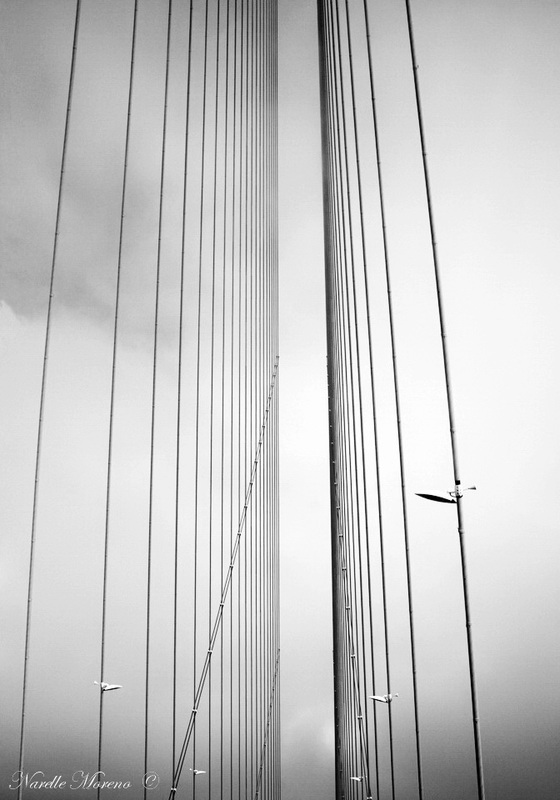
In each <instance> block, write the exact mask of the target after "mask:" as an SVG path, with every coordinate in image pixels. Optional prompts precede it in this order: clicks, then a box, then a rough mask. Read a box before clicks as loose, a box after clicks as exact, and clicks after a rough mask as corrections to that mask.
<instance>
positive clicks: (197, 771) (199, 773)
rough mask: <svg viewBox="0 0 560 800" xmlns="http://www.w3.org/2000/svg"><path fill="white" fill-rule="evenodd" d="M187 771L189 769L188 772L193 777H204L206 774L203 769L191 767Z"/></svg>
mask: <svg viewBox="0 0 560 800" xmlns="http://www.w3.org/2000/svg"><path fill="white" fill-rule="evenodd" d="M189 769H190V771H191V772H192V774H193V775H205V774H206V770H205V769H193V768H192V767H189Z"/></svg>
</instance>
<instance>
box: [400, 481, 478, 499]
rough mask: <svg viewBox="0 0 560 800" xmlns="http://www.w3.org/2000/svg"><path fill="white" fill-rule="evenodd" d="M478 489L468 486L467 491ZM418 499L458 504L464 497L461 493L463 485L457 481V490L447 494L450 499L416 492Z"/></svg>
mask: <svg viewBox="0 0 560 800" xmlns="http://www.w3.org/2000/svg"><path fill="white" fill-rule="evenodd" d="M470 489H476V486H467V490H470ZM415 494H416V496H417V497H423V498H424V499H425V500H435V502H436V503H456V502H457V498H458V497H462V496H463V492H462V491H461V484H460V482H459V481H457V483H456V485H455V489H454V490H453V491H452V492H447V494H448V495H449V497H443V496H442V495H440V494H424V493H423V492H415Z"/></svg>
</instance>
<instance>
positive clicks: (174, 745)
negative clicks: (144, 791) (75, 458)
mask: <svg viewBox="0 0 560 800" xmlns="http://www.w3.org/2000/svg"><path fill="white" fill-rule="evenodd" d="M192 27H193V0H191V1H190V4H189V34H188V44H187V73H186V101H185V147H184V167H183V200H182V222H181V271H180V288H179V336H178V353H177V439H176V452H175V542H174V574H173V696H172V706H173V709H172V723H171V724H172V735H171V768H172V771H173V769H174V767H175V761H176V756H177V753H176V749H177V633H178V590H179V574H178V559H179V496H180V474H181V449H180V445H181V431H182V427H181V424H182V416H181V412H182V402H181V389H182V383H183V328H184V309H185V240H186V230H187V226H186V218H187V176H188V169H187V168H188V152H189V122H190V105H191V103H190V100H191V65H192Z"/></svg>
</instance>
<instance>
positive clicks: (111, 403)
mask: <svg viewBox="0 0 560 800" xmlns="http://www.w3.org/2000/svg"><path fill="white" fill-rule="evenodd" d="M137 18H138V0H135V3H134V12H133V20H132V39H131V45H130V72H129V80H128V100H127V112H126V133H125V143H124V161H123V175H122V184H121V208H120V222H119V244H118V255H117V279H116V289H115V314H114V321H113V352H112V363H111V397H110V401H109V439H108V444H107V483H106V496H105V540H104V549H103V589H102V601H101V606H102V608H101V654H100V666H99V674H100V677H99V680H100V682H103V681H104V679H105V633H106V627H107V588H108V587H107V584H108V566H109V532H110V527H109V521H110V507H111V486H112V457H113V428H114V411H115V388H116V374H117V353H118V331H119V306H120V293H121V271H122V252H123V240H124V211H125V207H126V190H127V178H128V156H129V149H130V128H131V118H132V94H133V88H134V59H135V54H136V24H137ZM103 700H104V692H103V691H102V690H100V692H99V738H98V747H97V770H98V772H101V758H102V752H103V710H104V709H103ZM100 792H101V789H100V788H98V789H97V798H98V800H99V798H100Z"/></svg>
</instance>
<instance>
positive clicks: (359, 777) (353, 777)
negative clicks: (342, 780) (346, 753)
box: [350, 775, 364, 783]
mask: <svg viewBox="0 0 560 800" xmlns="http://www.w3.org/2000/svg"><path fill="white" fill-rule="evenodd" d="M363 779H364V776H363V775H358V776H357V777H356V776H354V775H352V776H351V777H350V780H351V781H358V783H361V782H362V781H363Z"/></svg>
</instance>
